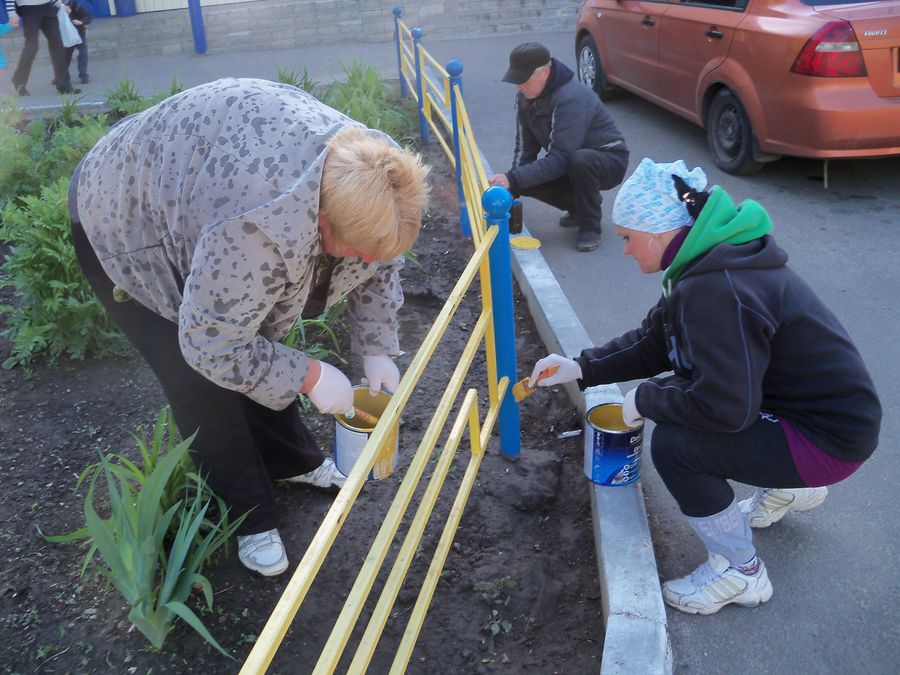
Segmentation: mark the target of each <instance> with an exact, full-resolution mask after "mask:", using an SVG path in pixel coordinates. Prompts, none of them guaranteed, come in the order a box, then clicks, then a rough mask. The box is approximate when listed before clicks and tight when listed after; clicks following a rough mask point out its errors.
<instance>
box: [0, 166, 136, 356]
mask: <svg viewBox="0 0 900 675" xmlns="http://www.w3.org/2000/svg"><path fill="white" fill-rule="evenodd" d="M68 188H69V179H68V178H58V179H56V181H55V182H53V183H51V184H49V185H48V186H47V187H45V188H44V189H43V190H41V193H40V195H37V196H25V197H21V198H20V199H18V200H17V201H16V202H7V204H6V207H5V208H4V209H3V212H2V225H0V239H3V240H6V241H10V242H12V246H11V248H10V251H9V254H8V255H7V257H6V260H5V261H4V263H3V265H2V267H0V285H3V286H12V287H13V288H14V289H15V294H16V297H17V299H18V302H19V306H18V307H12V306H10V305H0V314H2V315H5V317H6V328H5V329H4V330H3V331H2V333H0V334H2V335H3V337H4V338H6V339H7V340H10V341H11V342H12V352H11V354H10V356H9V358H7V359H6V361H4V362H3V367H4V368H12V367H13V366H16V365H27V364H28V363H29V362H30V361H31V360H32V359H33V358H35V357H36V356H37V355H38V354H40V353H42V352H48V353H49V355H50V357H51V359H55V358H57V357H58V356H60V355H61V354H68V355H70V356H72V357H75V358H83V357H84V356H85V355H86V354H88V353H97V354H109V353H118V352H121V351H122V349H123V344H124V343H123V341H122V338H121V337H120V333H119V332H118V331H117V329H115V328H114V327H113V324H112V322H111V321H110V320H109V318H108V316H107V314H106V312H105V311H104V310H103V308H102V306H101V305H100V304H99V302H97V300H96V298H95V296H94V293H93V291H91V289H90V287H89V286H88V284H87V281H86V280H85V278H84V275H83V274H82V272H81V268H80V267H79V266H78V262H77V260H76V259H75V250H74V249H73V248H72V235H71V232H70V229H69V228H70V221H69V214H68V209H67V207H66V201H67V193H68Z"/></svg>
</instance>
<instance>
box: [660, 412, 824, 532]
mask: <svg viewBox="0 0 900 675" xmlns="http://www.w3.org/2000/svg"><path fill="white" fill-rule="evenodd" d="M651 453H652V456H653V465H654V466H655V467H656V470H657V472H658V473H659V475H660V477H661V478H662V479H663V482H664V483H665V484H666V487H667V488H668V490H669V492H671V493H672V496H673V497H674V498H675V501H677V502H678V506H679V507H680V508H681V512H682V513H683V514H684V515H686V516H690V517H692V518H705V517H707V516H712V515H714V514H716V513H720V512H721V511H724V510H725V508H726V507H728V505H729V504H731V502H732V501H734V490H732V489H731V486H730V485H729V484H728V479H731V480H735V481H738V482H739V483H744V484H746V485H755V486H756V487H771V488H801V487H806V485H805V483H804V482H803V479H802V478H800V474H799V473H797V467H796V466H795V465H794V460H793V458H792V457H791V451H790V448H789V447H788V443H787V438H785V435H784V432H783V431H782V430H781V425H780V424H778V420H777V419H776V418H775V417H774V416H773V415H771V414H769V413H760V416H759V417H758V418H757V420H756V422H754V423H753V424H752V425H751V426H749V427H748V428H747V429H745V430H744V431H740V432H737V433H717V432H707V431H696V430H694V429H688V428H687V427H683V426H681V425H678V424H665V423H660V424H657V425H656V428H655V429H654V430H653V442H652V444H651Z"/></svg>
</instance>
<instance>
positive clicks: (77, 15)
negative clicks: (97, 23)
mask: <svg viewBox="0 0 900 675" xmlns="http://www.w3.org/2000/svg"><path fill="white" fill-rule="evenodd" d="M63 5H64V6H65V8H66V11H67V12H68V13H69V18H70V19H72V23H73V24H74V25H75V28H76V29H77V30H78V36H79V37H80V38H81V44H80V45H75V46H74V47H67V48H66V68H67V69H68V68H69V66H71V65H72V52H74V51H76V50H77V51H78V79H79V80H80V81H81V84H87V83H88V82H90V81H91V78H90V76H89V75H88V69H87V67H88V45H87V28H86V26H87V25H88V24H89V23H90V22H91V21H93V20H94V17H93V16H91V13H90V12H89V11H87V9H85V7H84V5H81V4H79V3H78V2H76V1H75V0H66V1H65V2H63Z"/></svg>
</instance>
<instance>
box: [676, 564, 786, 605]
mask: <svg viewBox="0 0 900 675" xmlns="http://www.w3.org/2000/svg"><path fill="white" fill-rule="evenodd" d="M662 594H663V600H665V601H666V604H667V605H669V606H670V607H674V608H675V609H678V610H681V611H682V612H687V613H688V614H714V613H716V612H718V611H719V610H720V609H722V608H723V607H724V606H725V605H728V604H731V603H735V604H738V605H740V606H741V607H756V606H757V605H758V604H759V603H761V602H766V601H767V600H768V599H769V598H771V597H772V582H770V581H769V573H768V572H767V571H766V566H765V564H764V563H763V561H762V560H759V562H758V567H757V568H756V572H755V573H754V574H744V573H743V572H741V571H740V570H739V569H736V568H734V567H731V566H730V565H729V563H728V560H726V559H725V558H724V557H723V556H720V555H717V554H715V553H712V554H710V556H709V560H707V561H706V562H705V563H703V564H702V565H700V567H698V568H697V569H695V570H694V571H693V572H691V574H690V576H686V577H682V578H681V579H673V580H672V581H667V582H665V583H664V584H663V586H662Z"/></svg>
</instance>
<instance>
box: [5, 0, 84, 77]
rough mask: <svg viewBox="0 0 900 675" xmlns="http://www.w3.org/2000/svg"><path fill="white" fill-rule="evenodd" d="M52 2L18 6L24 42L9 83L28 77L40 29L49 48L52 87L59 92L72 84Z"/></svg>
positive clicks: (54, 6) (36, 49) (55, 9)
mask: <svg viewBox="0 0 900 675" xmlns="http://www.w3.org/2000/svg"><path fill="white" fill-rule="evenodd" d="M56 11H57V8H56V5H54V4H53V3H52V2H48V3H47V4H46V5H23V6H21V7H19V16H20V17H21V19H22V28H23V30H24V31H25V44H24V46H23V47H22V56H21V58H20V59H19V65H18V66H16V71H15V72H14V73H13V75H12V84H13V87H14V88H16V89H18V88H19V87H25V86H27V85H28V78H29V77H31V66H32V65H34V57H35V56H37V52H38V33H39V32H40V33H43V34H44V37H45V38H47V46H48V47H49V48H50V61H51V63H52V64H53V79H54V82H55V83H56V88H57V90H58V91H60V92H65V91H68V90H70V89H71V88H72V80H71V79H70V78H69V68H68V66H67V65H66V48H65V47H63V43H62V37H61V36H60V34H59V19H57V18H56Z"/></svg>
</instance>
